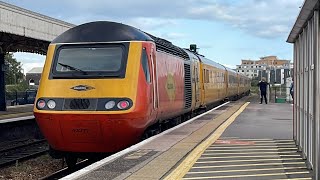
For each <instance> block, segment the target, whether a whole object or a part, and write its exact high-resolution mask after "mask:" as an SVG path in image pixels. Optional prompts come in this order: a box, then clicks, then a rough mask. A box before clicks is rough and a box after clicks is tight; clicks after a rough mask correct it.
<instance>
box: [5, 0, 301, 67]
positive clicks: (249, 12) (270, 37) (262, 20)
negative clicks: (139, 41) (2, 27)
mask: <svg viewBox="0 0 320 180" xmlns="http://www.w3.org/2000/svg"><path fill="white" fill-rule="evenodd" d="M303 1H304V0H153V1H152V0H87V1H83V0H54V1H47V0H5V2H7V3H10V4H13V5H16V6H19V7H22V8H25V9H28V10H31V11H34V12H37V13H40V14H44V15H47V16H50V17H54V18H57V19H60V20H63V21H66V22H69V23H73V24H76V25H78V24H82V23H86V22H90V21H97V20H105V21H115V22H121V23H125V24H129V25H132V26H134V27H137V28H139V29H141V30H143V31H146V32H149V33H151V34H153V35H155V36H159V37H162V38H165V39H167V40H169V41H171V42H172V43H173V44H175V45H177V46H180V47H189V44H194V43H195V44H197V46H198V47H199V48H200V50H199V52H200V53H201V54H203V55H205V56H206V57H208V58H209V59H211V60H214V61H216V62H218V63H221V64H225V65H229V66H231V67H235V65H237V64H240V61H241V59H259V58H260V57H263V56H268V55H276V56H278V57H279V58H280V59H289V60H292V54H293V50H292V45H291V44H288V43H286V39H287V37H288V35H289V32H290V30H291V28H292V26H293V24H294V22H295V20H296V17H297V15H298V13H299V11H300V8H299V7H300V6H302V4H303ZM15 57H16V58H17V59H18V60H20V61H21V62H22V63H23V64H24V68H26V70H25V72H27V71H28V70H30V68H31V67H33V66H41V65H42V64H43V61H44V57H43V56H39V55H30V54H25V53H16V54H15Z"/></svg>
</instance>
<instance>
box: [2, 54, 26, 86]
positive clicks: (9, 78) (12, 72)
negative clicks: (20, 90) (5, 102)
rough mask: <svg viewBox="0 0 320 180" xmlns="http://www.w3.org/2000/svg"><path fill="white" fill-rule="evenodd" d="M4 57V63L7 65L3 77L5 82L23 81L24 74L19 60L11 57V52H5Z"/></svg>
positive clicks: (16, 82) (18, 82) (17, 82)
mask: <svg viewBox="0 0 320 180" xmlns="http://www.w3.org/2000/svg"><path fill="white" fill-rule="evenodd" d="M4 59H5V63H6V65H7V66H8V69H7V71H6V77H5V82H6V84H7V85H9V84H20V83H21V82H23V81H24V74H23V69H22V64H21V62H18V61H17V60H16V59H15V58H13V54H12V53H8V54H6V56H5V58H4Z"/></svg>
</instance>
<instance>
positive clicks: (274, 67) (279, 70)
mask: <svg viewBox="0 0 320 180" xmlns="http://www.w3.org/2000/svg"><path fill="white" fill-rule="evenodd" d="M236 71H237V72H239V73H241V74H244V75H245V76H248V77H250V78H252V79H258V80H261V78H262V77H265V78H266V79H267V81H268V82H270V83H276V84H285V83H286V79H287V78H288V77H291V75H292V74H293V64H292V63H290V60H282V59H278V57H277V56H266V57H261V58H260V60H241V65H237V68H236Z"/></svg>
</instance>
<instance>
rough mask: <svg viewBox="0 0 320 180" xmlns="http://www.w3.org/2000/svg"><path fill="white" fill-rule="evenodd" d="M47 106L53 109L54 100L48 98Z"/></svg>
mask: <svg viewBox="0 0 320 180" xmlns="http://www.w3.org/2000/svg"><path fill="white" fill-rule="evenodd" d="M47 106H48V108H49V109H54V108H55V107H56V102H55V101H54V100H49V101H48V102H47Z"/></svg>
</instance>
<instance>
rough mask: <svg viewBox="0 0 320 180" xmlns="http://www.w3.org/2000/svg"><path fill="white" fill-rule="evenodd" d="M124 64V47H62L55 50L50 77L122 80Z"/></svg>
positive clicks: (115, 45) (125, 55)
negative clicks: (112, 78) (111, 78)
mask: <svg viewBox="0 0 320 180" xmlns="http://www.w3.org/2000/svg"><path fill="white" fill-rule="evenodd" d="M126 62H127V46H126V45H122V44H113V45H63V46H60V47H59V48H58V49H57V50H56V53H55V57H54V61H53V66H52V75H51V77H52V78H95V77H118V78H123V77H124V76H125V70H126Z"/></svg>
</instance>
